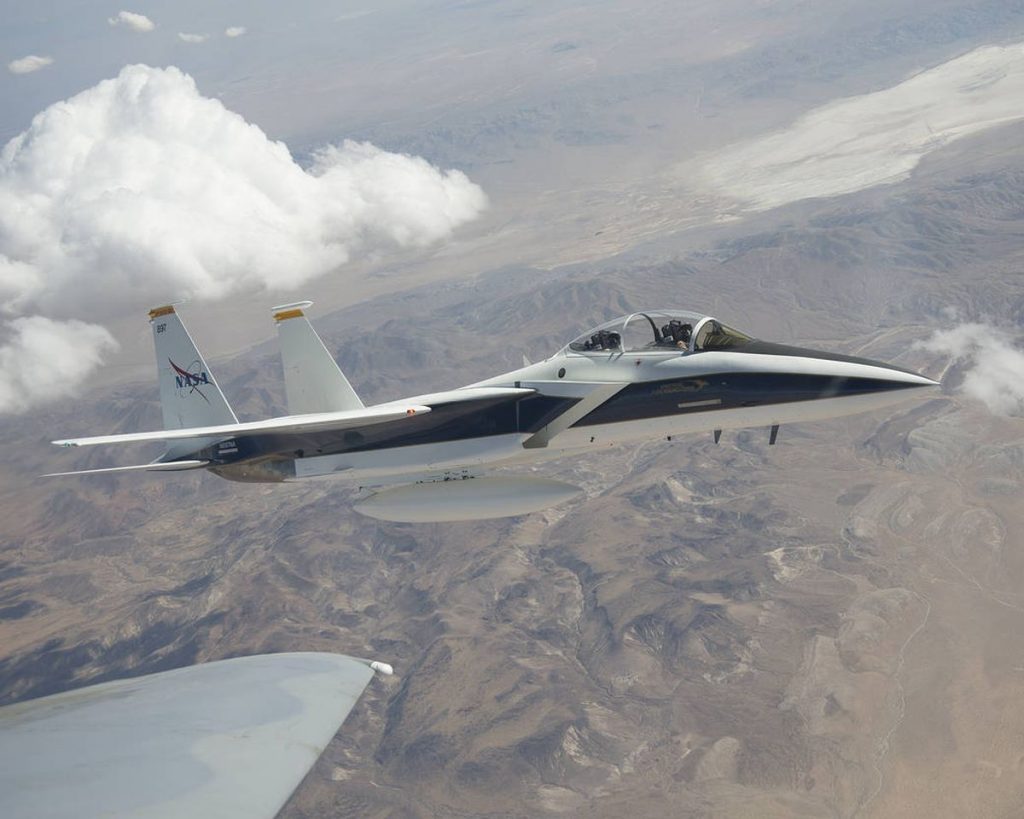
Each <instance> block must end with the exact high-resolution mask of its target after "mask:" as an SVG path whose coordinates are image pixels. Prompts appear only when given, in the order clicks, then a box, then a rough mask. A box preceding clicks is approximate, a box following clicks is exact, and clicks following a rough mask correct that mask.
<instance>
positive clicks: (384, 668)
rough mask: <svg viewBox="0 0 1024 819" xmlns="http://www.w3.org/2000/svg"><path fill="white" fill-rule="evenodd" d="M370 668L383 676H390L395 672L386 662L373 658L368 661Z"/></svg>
mask: <svg viewBox="0 0 1024 819" xmlns="http://www.w3.org/2000/svg"><path fill="white" fill-rule="evenodd" d="M370 668H372V669H373V670H374V671H376V672H377V673H378V674H383V675H384V676H385V677H390V676H391V675H392V674H394V673H395V669H394V668H392V667H391V665H390V664H388V663H382V662H381V661H380V660H374V661H373V662H372V663H370Z"/></svg>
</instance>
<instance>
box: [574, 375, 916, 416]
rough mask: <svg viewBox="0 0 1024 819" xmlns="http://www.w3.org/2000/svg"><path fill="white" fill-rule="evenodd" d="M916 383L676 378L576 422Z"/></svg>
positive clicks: (637, 390)
mask: <svg viewBox="0 0 1024 819" xmlns="http://www.w3.org/2000/svg"><path fill="white" fill-rule="evenodd" d="M913 386H914V385H913V384H900V383H896V382H893V381H890V380H888V379H885V378H846V377H840V376H831V375H813V374H804V373H715V374H708V375H701V376H697V377H691V378H672V379H666V380H663V381H648V382H644V383H637V384H630V385H629V386H628V387H625V388H623V390H622V391H621V392H619V393H617V394H616V395H614V396H613V397H612V398H611V399H609V400H608V401H606V402H605V403H604V404H602V405H601V406H600V407H597V408H596V409H595V410H593V411H592V412H591V413H589V414H588V415H585V416H584V417H583V418H581V419H580V420H579V421H577V422H576V423H575V424H573V426H574V427H588V426H595V425H597V424H618V423H625V422H627V421H642V420H644V419H648V418H662V417H665V416H672V415H688V414H690V413H694V412H719V411H721V410H728V409H737V408H740V407H758V406H765V405H769V404H787V403H792V402H794V401H813V400H816V399H821V398H842V397H848V396H853V395H863V394H866V393H873V392H885V391H890V390H897V389H901V388H904V387H913ZM709 402H715V403H714V404H712V403H709ZM688 405H689V406H688Z"/></svg>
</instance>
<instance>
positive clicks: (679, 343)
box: [661, 319, 693, 350]
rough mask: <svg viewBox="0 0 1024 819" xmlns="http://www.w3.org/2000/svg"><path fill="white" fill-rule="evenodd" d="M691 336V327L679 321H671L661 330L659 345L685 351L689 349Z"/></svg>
mask: <svg viewBox="0 0 1024 819" xmlns="http://www.w3.org/2000/svg"><path fill="white" fill-rule="evenodd" d="M692 334H693V326H692V325H690V324H684V323H683V322H681V321H679V319H672V321H670V322H669V323H668V324H666V325H664V326H663V327H662V328H661V343H662V344H663V345H664V346H666V347H678V348H679V349H681V350H686V349H689V347H690V336H691V335H692Z"/></svg>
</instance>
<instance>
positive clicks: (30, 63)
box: [7, 54, 53, 74]
mask: <svg viewBox="0 0 1024 819" xmlns="http://www.w3.org/2000/svg"><path fill="white" fill-rule="evenodd" d="M48 65H53V57H37V56H36V55H35V54H29V55H28V56H27V57H22V58H21V59H20V60H11V61H10V62H9V63H7V70H8V71H10V72H11V73H12V74H31V73H32V72H33V71H38V70H39V69H40V68H46V66H48Z"/></svg>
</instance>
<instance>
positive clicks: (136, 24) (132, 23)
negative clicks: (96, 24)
mask: <svg viewBox="0 0 1024 819" xmlns="http://www.w3.org/2000/svg"><path fill="white" fill-rule="evenodd" d="M107 22H108V23H110V25H112V26H125V27H126V28H130V29H131V30H132V31H152V30H153V29H155V28H156V23H154V22H153V21H152V20H150V19H149V18H148V17H147V16H146V15H145V14H136V13H135V12H134V11H119V12H118V13H117V15H116V16H115V17H108V18H107Z"/></svg>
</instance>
